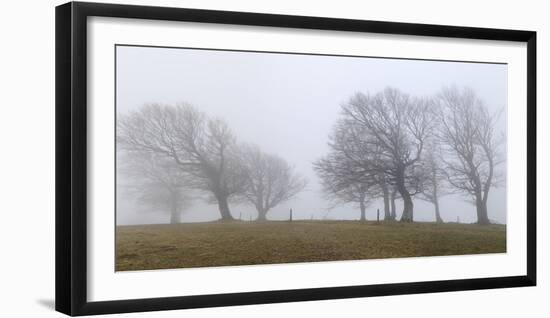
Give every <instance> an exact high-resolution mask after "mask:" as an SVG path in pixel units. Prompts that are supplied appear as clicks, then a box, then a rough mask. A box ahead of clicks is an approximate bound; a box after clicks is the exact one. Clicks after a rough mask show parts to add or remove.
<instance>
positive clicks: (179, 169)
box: [117, 104, 307, 223]
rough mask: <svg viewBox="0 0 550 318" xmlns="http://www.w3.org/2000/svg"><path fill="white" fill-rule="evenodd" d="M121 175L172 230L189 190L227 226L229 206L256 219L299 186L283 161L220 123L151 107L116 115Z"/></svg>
mask: <svg viewBox="0 0 550 318" xmlns="http://www.w3.org/2000/svg"><path fill="white" fill-rule="evenodd" d="M117 146H118V148H117V151H118V155H120V156H121V158H122V160H119V162H120V163H122V167H121V171H122V172H123V173H125V174H126V175H127V176H129V177H130V178H132V180H133V181H132V185H131V187H132V188H134V189H135V191H136V192H139V193H140V198H141V199H142V200H144V201H146V202H148V203H152V204H156V205H160V206H162V207H163V208H169V209H170V211H171V222H172V223H177V222H179V219H180V214H181V210H182V208H183V207H184V205H185V204H186V203H187V202H189V201H190V198H189V196H188V195H187V194H188V191H189V190H193V191H198V192H200V193H202V194H205V195H206V196H207V199H208V200H209V201H210V202H213V203H216V204H217V205H218V208H219V212H220V217H221V219H222V220H224V221H227V220H233V216H232V214H231V211H230V206H229V204H230V202H243V201H246V202H248V203H250V204H252V205H253V206H254V207H255V208H256V210H257V212H258V219H259V220H265V219H266V215H267V213H268V212H269V211H270V210H271V209H272V208H274V207H275V206H277V205H278V204H280V203H282V202H285V201H287V200H289V199H291V198H292V197H294V196H295V195H297V194H298V193H299V192H300V191H302V190H303V189H304V188H305V186H306V183H307V182H306V180H305V179H304V178H303V177H301V176H300V175H299V174H297V173H296V172H295V171H294V168H293V167H292V166H290V165H289V164H288V163H287V162H286V161H285V160H284V159H282V158H281V157H279V156H276V155H272V154H267V153H265V152H263V151H262V150H261V149H260V148H259V147H258V146H256V145H249V144H242V143H239V142H237V139H236V138H235V136H234V134H233V133H232V131H231V129H230V128H229V127H228V125H227V124H226V123H225V122H224V121H223V120H221V119H216V118H209V117H208V116H206V114H204V113H202V112H199V111H198V110H196V109H195V108H194V107H192V106H190V105H187V104H180V105H176V106H171V105H160V104H150V105H145V106H143V107H142V108H141V109H139V110H138V111H133V112H130V113H128V114H125V115H119V118H118V119H117Z"/></svg>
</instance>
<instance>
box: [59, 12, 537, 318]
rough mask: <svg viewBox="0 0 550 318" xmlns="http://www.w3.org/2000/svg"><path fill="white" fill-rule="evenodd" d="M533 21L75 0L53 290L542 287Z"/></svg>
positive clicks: (257, 298) (228, 297) (355, 292)
mask: <svg viewBox="0 0 550 318" xmlns="http://www.w3.org/2000/svg"><path fill="white" fill-rule="evenodd" d="M535 123H536V33H535V32H532V31H518V30H503V29H484V28H473V27H459V26H444V25H426V24H409V23H395V22H381V21H360V20H349V19H334V18H325V17H306V16H288V15H272V14H259V13H243V12H228V11H211V10H198V9H182V8H167V7H146V6H129V5H114V4H98V3H79V2H70V3H67V4H64V5H61V6H58V7H57V8H56V309H57V310H58V311H60V312H63V313H66V314H68V315H91V314H105V313H121V312H136V311H154V310H167V309H184V308H199V307H214V306H231V305H246V304H260V303H276V302H290V301H305V300H322V299H334V298H351V297H368V296H383V295H398V294H414V293H431V292H444V291H458V290H472V289H488V288H504V287H519V286H534V285H535V284H536V198H535V196H536V190H535V186H536V170H535V169H536V165H535V158H536V155H535V153H536V141H535V131H536V128H535Z"/></svg>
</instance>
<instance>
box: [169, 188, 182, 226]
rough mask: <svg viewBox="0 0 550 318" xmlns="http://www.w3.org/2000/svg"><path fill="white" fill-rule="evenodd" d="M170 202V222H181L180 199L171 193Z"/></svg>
mask: <svg viewBox="0 0 550 318" xmlns="http://www.w3.org/2000/svg"><path fill="white" fill-rule="evenodd" d="M171 196H172V198H171V200H170V201H171V202H170V224H178V223H180V222H181V217H180V211H179V209H178V200H177V197H175V195H174V194H172V195H171Z"/></svg>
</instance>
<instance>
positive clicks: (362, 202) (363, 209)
mask: <svg viewBox="0 0 550 318" xmlns="http://www.w3.org/2000/svg"><path fill="white" fill-rule="evenodd" d="M359 208H360V209H361V221H366V220H367V216H366V214H365V210H366V207H365V201H363V200H361V201H360V202H359Z"/></svg>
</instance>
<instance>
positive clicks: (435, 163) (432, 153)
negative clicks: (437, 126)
mask: <svg viewBox="0 0 550 318" xmlns="http://www.w3.org/2000/svg"><path fill="white" fill-rule="evenodd" d="M439 151H440V148H439V146H438V145H437V144H435V143H432V144H431V145H430V146H429V147H427V149H426V150H425V154H424V158H423V160H422V163H423V165H424V175H425V177H424V178H423V184H422V195H421V196H420V198H421V199H423V200H425V201H428V202H430V203H432V204H433V205H434V209H435V221H436V223H443V219H442V218H441V213H440V210H439V199H440V198H441V197H442V196H444V195H446V194H448V191H447V187H446V184H445V181H446V177H445V172H444V171H443V169H442V167H441V164H440V162H441V161H442V159H441V156H440V154H439Z"/></svg>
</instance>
